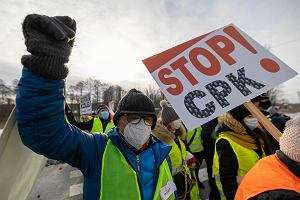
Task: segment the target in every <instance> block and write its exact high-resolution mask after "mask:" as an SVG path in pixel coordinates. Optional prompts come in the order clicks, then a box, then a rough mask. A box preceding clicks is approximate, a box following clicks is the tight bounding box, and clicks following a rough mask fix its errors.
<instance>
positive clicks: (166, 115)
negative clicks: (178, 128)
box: [160, 100, 179, 125]
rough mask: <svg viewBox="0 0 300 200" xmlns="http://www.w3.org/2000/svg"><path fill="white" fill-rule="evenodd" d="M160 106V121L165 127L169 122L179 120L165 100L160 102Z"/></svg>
mask: <svg viewBox="0 0 300 200" xmlns="http://www.w3.org/2000/svg"><path fill="white" fill-rule="evenodd" d="M160 106H161V107H162V111H161V120H162V122H163V124H165V125H167V124H169V123H170V122H172V121H175V120H177V119H179V117H178V115H177V113H176V112H175V110H174V109H173V107H172V106H171V105H170V104H169V103H168V102H167V101H166V100H161V101H160Z"/></svg>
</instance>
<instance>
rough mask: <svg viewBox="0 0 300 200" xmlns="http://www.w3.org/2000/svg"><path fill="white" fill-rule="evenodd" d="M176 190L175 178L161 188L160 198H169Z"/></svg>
mask: <svg viewBox="0 0 300 200" xmlns="http://www.w3.org/2000/svg"><path fill="white" fill-rule="evenodd" d="M176 190H177V188H176V185H175V183H174V182H173V180H170V181H169V182H168V183H167V185H165V186H164V187H162V188H161V189H160V198H161V199H162V200H167V199H168V198H169V197H170V196H171V194H173V193H174V192H175V191H176Z"/></svg>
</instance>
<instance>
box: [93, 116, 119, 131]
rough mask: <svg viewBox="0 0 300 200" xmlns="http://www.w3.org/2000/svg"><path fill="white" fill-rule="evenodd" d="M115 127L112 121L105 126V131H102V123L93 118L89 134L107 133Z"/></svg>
mask: <svg viewBox="0 0 300 200" xmlns="http://www.w3.org/2000/svg"><path fill="white" fill-rule="evenodd" d="M114 127H115V125H114V122H113V121H109V122H108V123H107V125H106V128H105V131H103V126H102V122H101V120H100V119H99V118H98V117H95V118H94V124H93V128H92V130H91V131H90V133H108V132H109V131H111V130H112V129H113V128H114Z"/></svg>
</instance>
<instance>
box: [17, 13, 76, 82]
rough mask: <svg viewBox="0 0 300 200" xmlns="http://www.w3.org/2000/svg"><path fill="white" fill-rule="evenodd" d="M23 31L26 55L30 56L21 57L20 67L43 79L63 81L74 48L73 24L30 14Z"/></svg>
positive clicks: (68, 20) (70, 20)
mask: <svg viewBox="0 0 300 200" xmlns="http://www.w3.org/2000/svg"><path fill="white" fill-rule="evenodd" d="M22 28H23V34H24V38H25V45H26V47H27V51H28V52H30V53H31V55H25V56H23V57H22V59H21V62H22V64H23V65H24V66H25V67H27V68H29V69H30V70H31V71H32V72H34V73H37V74H40V75H42V76H43V77H44V78H46V79H52V80H59V79H64V78H66V77H67V75H68V72H69V70H68V68H67V66H66V65H65V64H66V63H67V62H68V61H69V56H70V54H71V51H72V47H73V44H74V39H75V33H76V22H75V20H73V19H71V18H70V17H68V16H56V17H48V16H45V15H37V14H31V15H27V16H26V17H25V19H24V22H23V25H22Z"/></svg>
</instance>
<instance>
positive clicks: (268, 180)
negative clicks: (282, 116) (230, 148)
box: [235, 116, 300, 200]
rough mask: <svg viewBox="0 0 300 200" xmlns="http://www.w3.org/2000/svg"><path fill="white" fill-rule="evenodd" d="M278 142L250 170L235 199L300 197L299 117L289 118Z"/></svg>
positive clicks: (267, 199) (275, 199)
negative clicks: (272, 149) (271, 150)
mask: <svg viewBox="0 0 300 200" xmlns="http://www.w3.org/2000/svg"><path fill="white" fill-rule="evenodd" d="M279 145H280V150H277V151H276V153H275V154H273V155H270V156H268V157H265V158H263V159H261V160H260V161H258V163H257V164H256V165H255V166H254V167H253V168H252V169H251V170H250V171H249V172H248V173H247V175H246V176H245V177H244V179H243V181H242V183H241V184H240V186H239V188H238V190H237V193H236V196H235V199H236V200H250V199H251V200H296V199H300V116H298V117H296V118H294V119H290V120H289V121H287V123H286V127H285V130H284V132H283V134H282V136H281V137H280V140H279Z"/></svg>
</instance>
